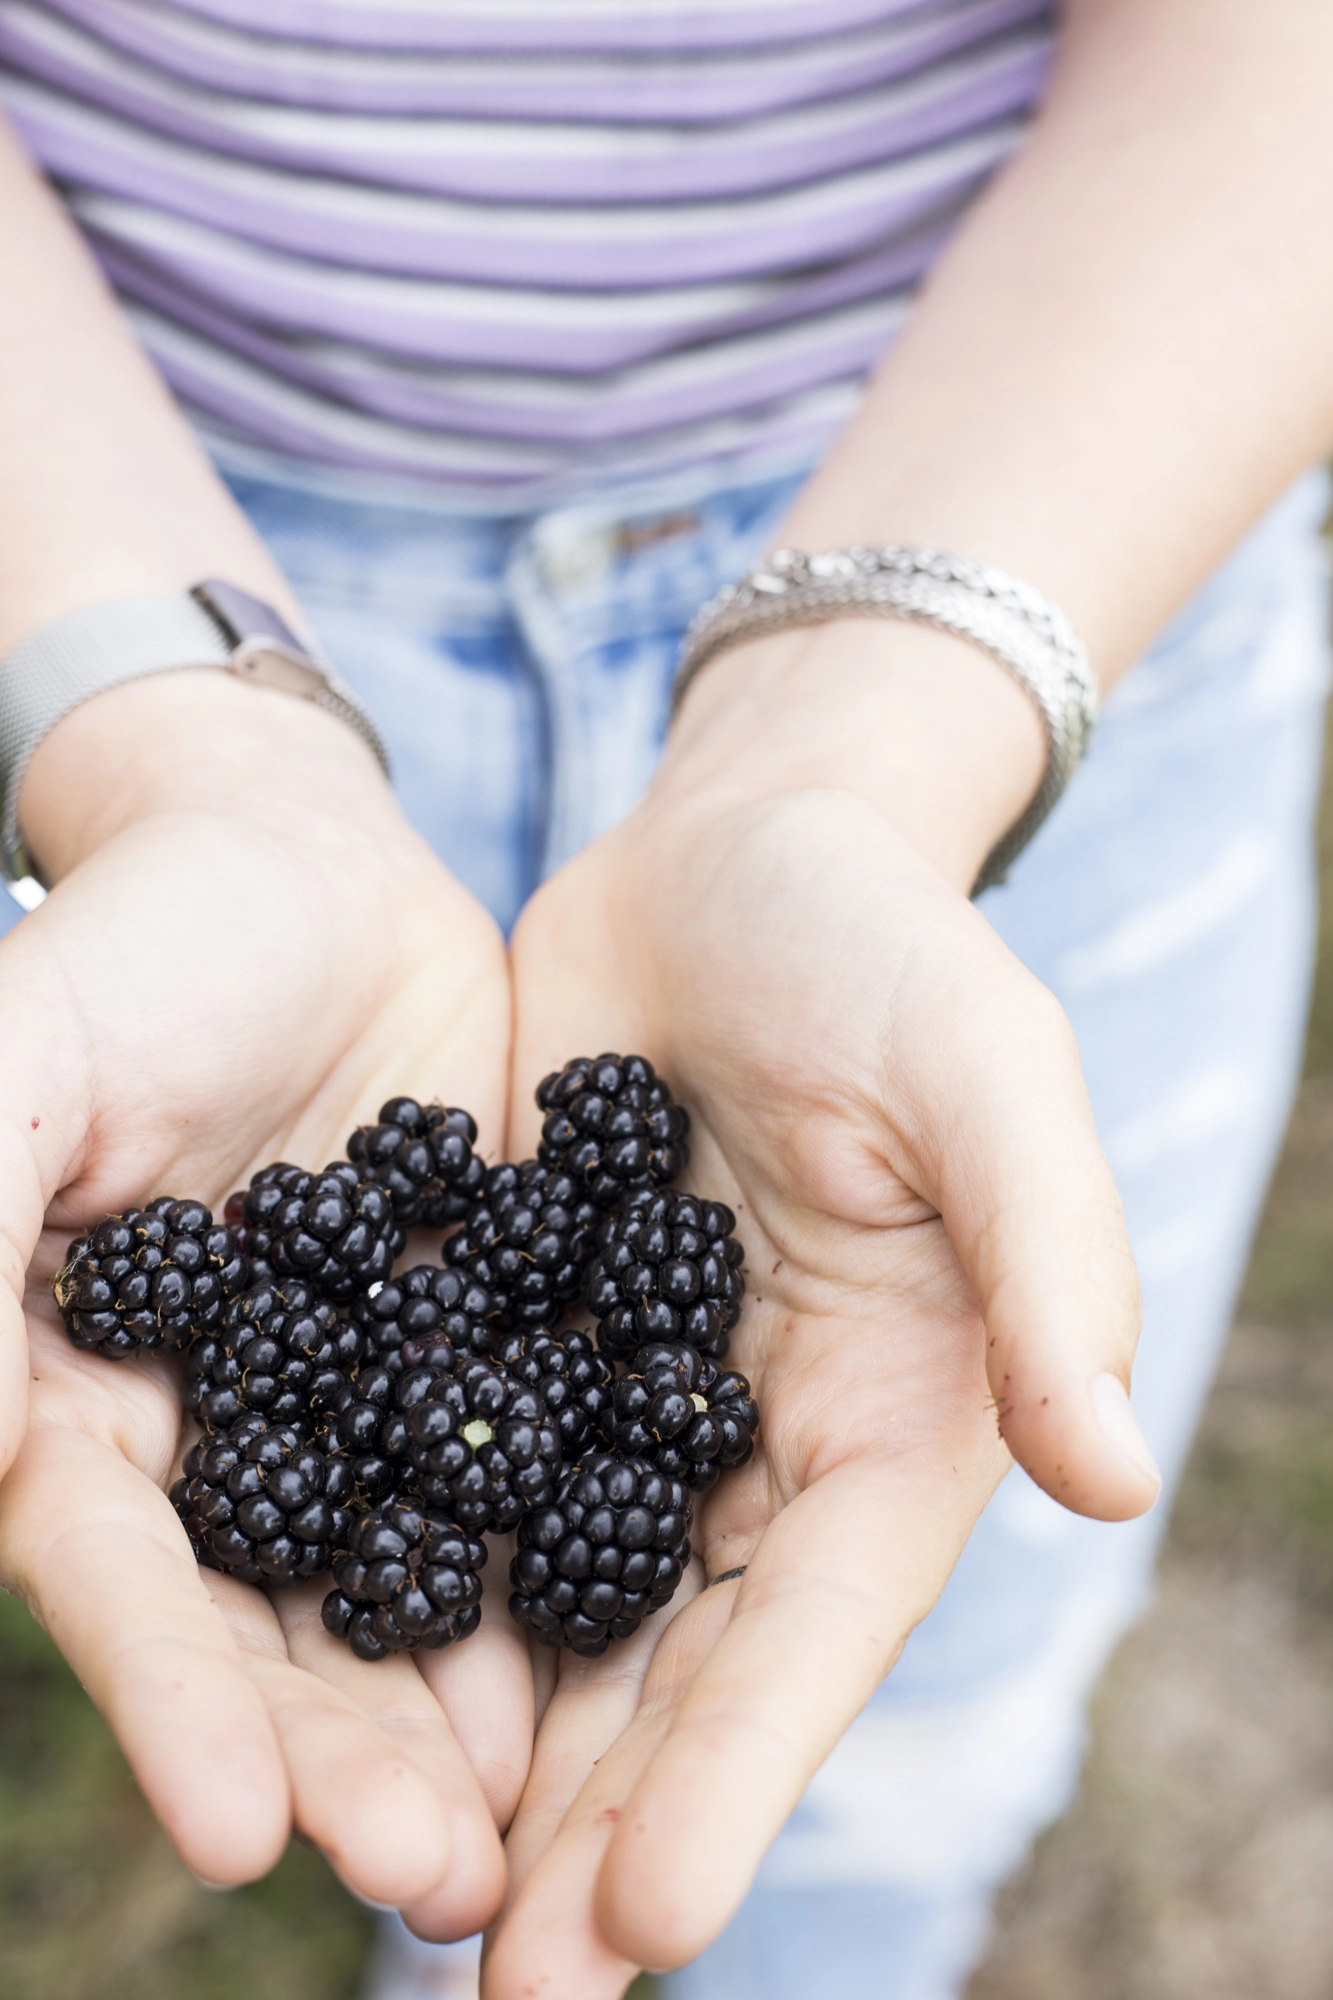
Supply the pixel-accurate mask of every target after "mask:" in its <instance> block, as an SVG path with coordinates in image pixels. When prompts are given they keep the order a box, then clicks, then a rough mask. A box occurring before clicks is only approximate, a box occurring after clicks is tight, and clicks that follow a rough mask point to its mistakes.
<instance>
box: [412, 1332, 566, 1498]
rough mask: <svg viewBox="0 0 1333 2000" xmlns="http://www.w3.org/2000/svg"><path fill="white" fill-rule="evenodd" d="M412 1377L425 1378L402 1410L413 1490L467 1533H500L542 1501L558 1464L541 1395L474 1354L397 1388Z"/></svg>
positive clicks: (434, 1368)
mask: <svg viewBox="0 0 1333 2000" xmlns="http://www.w3.org/2000/svg"><path fill="white" fill-rule="evenodd" d="M439 1351H440V1352H441V1353H443V1351H444V1350H439ZM418 1373H428V1374H429V1376H430V1380H429V1382H428V1383H427V1385H426V1387H425V1390H424V1393H422V1394H421V1395H420V1396H419V1397H414V1400H413V1403H412V1406H411V1408H410V1409H408V1410H407V1413H406V1424H407V1439H408V1456H409V1459H410V1461H411V1465H412V1471H413V1481H412V1485H413V1491H414V1492H415V1493H417V1494H418V1495H419V1496H420V1498H421V1500H422V1502H423V1503H424V1504H425V1505H426V1506H427V1507H430V1508H438V1509H439V1510H440V1511H441V1512H446V1513H449V1514H451V1515H452V1516H453V1518H454V1519H455V1520H457V1521H459V1522H461V1523H462V1525H463V1526H464V1527H465V1528H467V1529H469V1530H470V1531H471V1532H472V1533H473V1534H486V1533H490V1532H495V1533H498V1534H506V1533H507V1532H508V1531H509V1529H511V1528H514V1527H516V1526H517V1525H518V1522H519V1519H520V1517H521V1516H522V1515H523V1514H524V1513H525V1512H526V1511H527V1510H528V1509H529V1508H532V1507H541V1506H544V1505H545V1503H546V1502H547V1501H548V1500H549V1499H550V1496H551V1490H552V1483H553V1480H554V1478H555V1475H556V1473H557V1472H558V1470H559V1467H560V1434H559V1432H558V1431H557V1429H556V1426H555V1424H554V1422H553V1421H552V1419H551V1418H550V1417H549V1416H548V1415H547V1413H546V1405H545V1401H544V1398H543V1395H542V1392H541V1390H540V1389H536V1388H533V1387H531V1386H530V1385H529V1384H528V1383H526V1382H520V1381H518V1380H516V1378H515V1377H514V1376H512V1375H510V1374H509V1373H507V1371H506V1370H505V1369H503V1368H501V1367H499V1366H497V1364H496V1363H494V1362H493V1361H486V1360H483V1359H482V1358H481V1357H480V1356H477V1355H468V1354H461V1355H457V1356H455V1357H454V1358H453V1360H452V1364H451V1366H450V1367H449V1368H448V1369H446V1368H444V1367H441V1366H440V1365H439V1364H438V1363H436V1364H431V1365H429V1367H428V1368H427V1369H423V1370H417V1369H412V1370H410V1371H408V1372H407V1373H406V1374H404V1375H403V1376H402V1377H401V1384H409V1383H413V1381H414V1378H415V1377H416V1376H417V1375H418ZM399 1394H400V1395H401V1394H402V1388H401V1386H400V1390H399Z"/></svg>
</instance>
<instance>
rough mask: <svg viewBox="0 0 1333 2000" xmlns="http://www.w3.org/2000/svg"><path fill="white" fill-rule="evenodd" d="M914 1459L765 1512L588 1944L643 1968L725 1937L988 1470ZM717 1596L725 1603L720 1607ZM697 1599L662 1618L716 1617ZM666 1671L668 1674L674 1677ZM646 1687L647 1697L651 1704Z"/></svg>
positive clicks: (997, 1467)
mask: <svg viewBox="0 0 1333 2000" xmlns="http://www.w3.org/2000/svg"><path fill="white" fill-rule="evenodd" d="M1003 1464H1004V1461H1003V1460H1002V1459H1001V1457H1000V1456H999V1454H998V1451H997V1450H996V1449H995V1448H994V1447H993V1446H991V1447H989V1448H988V1447H987V1445H986V1442H985V1440H984V1438H983V1439H981V1440H979V1442H978V1444H977V1445H976V1447H975V1448H974V1449H973V1450H972V1453H971V1456H970V1457H969V1456H968V1455H966V1453H965V1451H963V1450H956V1449H952V1450H948V1451H946V1453H945V1454H944V1455H943V1456H940V1455H937V1454H934V1453H932V1452H930V1451H928V1450H920V1451H915V1452H911V1453H907V1454H904V1455H903V1456H901V1457H896V1458H885V1459H881V1460H879V1461H866V1460H857V1461H853V1462H851V1463H849V1464H847V1465H844V1466H842V1467H840V1468H839V1469H838V1470H837V1471H836V1472H834V1473H831V1474H829V1475H828V1476H827V1477H826V1478H824V1479H822V1480H820V1481H819V1482H818V1483H817V1484H816V1485H815V1486H812V1487H810V1488H809V1489H808V1490H807V1491H806V1492H805V1493H803V1494H802V1495H801V1496H800V1497H799V1498H798V1499H797V1500H795V1501H794V1502H793V1503H792V1505H791V1506H790V1507H787V1508H785V1509H784V1510H783V1512H782V1513H781V1514H780V1515H778V1517H777V1518H776V1520H775V1521H774V1522H773V1524H772V1526H771V1527H770V1528H769V1529H768V1530H767V1532H766V1533H765V1535H764V1537H763V1540H762V1541H761V1542H760V1544H759V1546H758V1548H757V1549H756V1551H755V1553H754V1555H753V1557H752V1559H751V1561H750V1564H749V1567H748V1569H747V1571H746V1574H745V1576H744V1578H743V1579H741V1580H740V1582H739V1583H738V1584H737V1586H736V1587H735V1595H734V1600H733V1607H732V1610H731V1617H730V1620H729V1622H728V1623H727V1625H726V1628H725V1630H724V1631H723V1632H721V1634H720V1635H719V1636H718V1637H717V1640H716V1643H715V1644H714V1645H712V1646H711V1648H708V1647H707V1646H706V1644H705V1641H706V1638H707V1636H708V1635H707V1634H706V1633H704V1634H701V1637H700V1641H699V1642H698V1643H696V1644H695V1646H694V1656H695V1658H697V1659H698V1660H700V1662H701V1664H700V1665H699V1668H698V1672H697V1674H696V1676H695V1677H694V1679H693V1681H692V1683H691V1684H690V1685H689V1686H688V1687H687V1688H686V1690H685V1691H684V1693H683V1697H682V1698H681V1700H680V1702H679V1706H678V1708H677V1709H676V1712H675V1714H674V1716H673V1718H672V1721H671V1725H670V1728H669V1730H668V1731H667V1733H666V1735H665V1737H664V1740H663V1742H662V1745H661V1748H660V1749H659V1750H658V1751H657V1753H656V1755H655V1756H654V1757H653V1759H652V1761H651V1763H650V1764H649V1765H648V1767H647V1768H646V1769H645V1771H644V1773H643V1775H642V1777H641V1778H639V1780H638V1781H637V1783H636V1784H635V1785H634V1788H633V1791H632V1793H631V1794H630V1795H629V1796H628V1797H627V1799H626V1800H625V1802H624V1805H623V1809H622V1811H621V1815H620V1819H619V1823H618V1825H617V1828H616V1831H615V1835H614V1838H613V1839H612V1841H611V1844H610V1847H609V1850H608V1853H607V1857H606V1861H605V1864H604V1866H603V1869H602V1872H601V1877H600V1880H599V1883H598V1885H597V1891H596V1900H595V1910H594V1920H595V1926H596V1929H597V1931H598V1933H599V1935H601V1936H602V1937H603V1938H605V1939H606V1940H607V1942H608V1943H609V1944H610V1945H611V1946H612V1948H613V1949H615V1950H618V1951H619V1952H621V1953H622V1954H623V1955H624V1956H625V1957H627V1958H632V1959H635V1960H637V1961H638V1962H639V1963H640V1964H646V1965H680V1964H682V1963H684V1962H685V1961H686V1960H688V1959H690V1958H693V1957H694V1956H695V1955H696V1954H697V1953H698V1952H699V1951H701V1950H702V1949H703V1947H704V1946H705V1945H706V1944H707V1943H708V1942H709V1941H710V1940H711V1939H712V1938H714V1937H715V1936H716V1935H717V1934H718V1932H719V1931H720V1930H721V1929H722V1928H723V1927H724V1925H725V1924H726V1923H727V1921H728V1920H729V1918H730V1917H731V1915H732V1914H733V1912H734V1911H735V1909H736V1908H737V1906H738V1905H739V1903H740V1901H741V1899H742V1897H743V1896H744V1894H745V1892H746V1890H747V1889H748V1887H749V1885H750V1882H751V1880H752V1878H753V1875H754V1871H755V1869H756V1868H757V1866H758V1864H759V1861H760V1859H761V1857H762V1856H763V1854H764V1851H765V1849H766V1848H767V1847H768V1845H769V1843H770V1842H771V1841H772V1840H773V1839H774V1838H775V1836H776V1835H777V1833H778V1832H779V1830H780V1829H781V1827H782V1826H783V1824H784V1822H785V1821H786V1819H787V1818H788V1816H789V1815H790V1813H791V1812H792V1810H793V1808H794V1807H795V1805H796V1803H797V1801H798V1800H799V1798H800V1796H801V1794H802V1792H803V1791H804V1789H805V1787H806V1785H807V1784H808V1783H809V1780H810V1778H811V1777H812V1776H813V1774H814V1772H815V1771H816V1770H817V1769H818V1767H819V1765H820V1764H821V1763H822V1762H823V1760H824V1758H825V1757H826V1756H827V1755H828V1753H829V1751H830V1750H831V1749H832V1748H833V1745H834V1744H835V1743H836V1742H837V1740H838V1738H839V1736H840V1735H841V1734H842V1732H843V1730H844V1729H846V1727H847V1725H848V1724H849V1723H850V1722H851V1721H852V1719H853V1717H854V1716H855V1715H856V1714H857V1713H858V1712H859V1711H860V1709H861V1708H862V1707H863V1706H864V1704H865V1703H866V1701H867V1700H868V1699H869V1698H870V1696H871V1694H872V1693H873V1692H874V1690H875V1688H876V1687H877V1686H878V1685H879V1683H880V1681H881V1680H882V1679H883V1677H884V1675H885V1674H886V1673H887V1672H888V1671H889V1669H890V1667H891V1666H892V1665H893V1663H894V1661H895V1660H896V1659H897V1657H898V1654H899V1652H900V1651H901V1650H902V1646H903V1644H904V1642H905V1640H906V1638H907V1635H908V1633H909V1632H910V1631H911V1630H912V1628H913V1627H914V1626H915V1625H916V1624H918V1623H919V1622H920V1620H921V1619H922V1618H923V1617H924V1616H925V1614H926V1612H927V1611H928V1610H929V1609H930V1606H931V1605H932V1604H933V1603H934V1601H935V1599H936V1598H937V1597H938V1595H939V1592H940V1590H941V1589H942V1588H943V1585H944V1583H945V1580H946V1579H947V1577H948V1575H949V1572H950V1571H951V1569H952V1568H953V1565H954V1563H955V1562H956V1561H957V1559H958V1555H959V1553H960V1551H961V1549H962V1547H963V1544H964V1542H965V1541H966V1539H967V1536H968V1533H969V1531H970V1529H971V1527H972V1524H973V1522H974V1521H975V1519H976V1517H977V1514H978V1513H979V1512H980V1510H981V1508H982V1506H983V1505H984V1504H985V1501H986V1499H987V1498H988V1497H989V1494H990V1492H991V1491H992V1490H993V1488H994V1486H995V1484H996V1482H997V1480H998V1478H999V1476H1000V1474H1001V1471H1002V1469H1003ZM730 1588H731V1587H730V1586H727V1594H730ZM722 1595H723V1592H722V1591H717V1592H714V1591H708V1592H706V1593H705V1594H704V1596H703V1598H701V1599H700V1600H699V1601H698V1603H697V1604H696V1605H694V1606H692V1607H691V1608H690V1610H689V1611H687V1612H686V1613H685V1614H683V1616H682V1617H681V1618H680V1619H679V1620H678V1621H677V1624H676V1627H675V1628H674V1629H673V1633H672V1638H673V1640H674V1641H675V1642H676V1645H677V1646H678V1647H680V1648H681V1649H682V1651H683V1649H684V1648H685V1647H686V1646H687V1643H689V1642H690V1641H691V1640H692V1637H693V1635H692V1632H691V1625H692V1622H693V1621H694V1620H695V1619H698V1620H699V1622H700V1624H701V1625H702V1624H703V1623H704V1621H705V1620H707V1621H709V1622H710V1627H711V1621H713V1620H715V1619H716V1618H717V1616H718V1610H717V1608H716V1607H715V1605H714V1603H713V1602H712V1600H713V1599H714V1598H715V1597H717V1596H722ZM674 1664H675V1667H676V1671H677V1673H680V1671H681V1661H680V1660H677V1661H676V1662H675V1663H674ZM654 1678H655V1676H654V1675H650V1677H649V1686H648V1689H647V1690H646V1693H647V1696H648V1697H650V1698H652V1697H655V1696H656V1693H657V1690H656V1688H655V1687H654Z"/></svg>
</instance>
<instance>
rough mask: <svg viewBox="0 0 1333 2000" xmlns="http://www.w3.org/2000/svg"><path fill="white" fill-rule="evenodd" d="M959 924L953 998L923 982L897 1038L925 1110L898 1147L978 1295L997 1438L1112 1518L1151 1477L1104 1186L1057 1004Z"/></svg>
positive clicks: (1129, 1317)
mask: <svg viewBox="0 0 1333 2000" xmlns="http://www.w3.org/2000/svg"><path fill="white" fill-rule="evenodd" d="M964 921H965V922H966V923H968V924H971V925H975V926H976V932H974V935H973V937H972V938H971V939H970V940H968V944H969V946H970V947H971V948H970V949H965V950H964V951H963V952H962V953H960V954H959V957H960V958H963V959H965V960H966V961H968V963H967V968H966V974H965V976H962V977H959V978H958V979H956V980H951V981H950V982H949V984H950V988H951V990H952V991H953V992H954V993H955V994H956V995H957V1001H956V1004H955V1005H947V1004H946V1007H945V1009H944V1010H943V1018H942V1017H941V1011H940V1009H939V1007H938V999H939V988H938V985H936V987H935V989H934V994H935V999H936V1003H937V1004H936V1008H935V1010H934V1012H933V1014H931V1015H929V1016H927V1017H926V1019H927V1020H928V1022H929V1028H930V1032H929V1034H928V1035H927V1036H926V1037H925V1042H926V1044H927V1045H926V1046H923V1047H922V1048H921V1049H919V1050H916V1051H913V1054H914V1056H915V1058H916V1060H915V1061H914V1062H913V1064H912V1069H913V1071H914V1073H915V1074H916V1075H917V1077H918V1080H919V1082H921V1083H922V1084H923V1085H924V1092H923V1097H924V1104H925V1106H926V1107H928V1108H929V1116H928V1117H927V1118H925V1119H924V1120H923V1122H922V1130H921V1135H920V1137H919V1139H918V1144H917V1146H916V1148H915V1150H916V1151H917V1153H918V1155H919V1156H923V1157H921V1166H922V1171H923V1178H924V1180H925V1182H926V1184H927V1191H928V1192H929V1193H930V1196H931V1199H932V1200H933V1201H934V1203H935V1206H936V1207H937V1208H938V1209H939V1211H940V1214H941V1216H942V1217H943V1220H944V1225H945V1228H946V1229H947V1230H948V1232H949V1237H950V1240H951V1241H952V1243H953V1245H954V1249H955V1251H956V1252H957V1255H958V1257H959V1260H960V1262H961V1263H962V1266H963V1268H964V1270H965V1271H966V1273H967V1276H968V1278H969V1280H970V1281H971V1283H972V1286H973V1288H974V1289H975V1291H976V1293H977V1296H978V1298H979V1299H980V1301H981V1308H982V1313H983V1316H984V1319H985V1323H986V1366H987V1374H988V1376H989V1380H990V1386H991V1391H992V1393H993V1395H994V1397H995V1403H996V1409H997V1412H998V1416H999V1423H1000V1429H1001V1431H1002V1432H1003V1434H1004V1438H1005V1442H1006V1443H1007V1445H1008V1446H1009V1449H1010V1451H1011V1452H1012V1453H1013V1455H1014V1457H1015V1458H1016V1459H1017V1461H1018V1463H1019V1464H1020V1465H1021V1466H1022V1467H1023V1469H1024V1471H1026V1472H1027V1473H1029V1474H1030V1475H1031V1477H1032V1478H1033V1479H1034V1480H1036V1482H1037V1484H1038V1485H1039V1486H1042V1487H1044V1488H1045V1490H1046V1492H1047V1493H1049V1494H1050V1495H1051V1497H1052V1498H1053V1499H1055V1500H1059V1501H1060V1502H1061V1503H1062V1504H1063V1505H1064V1506H1066V1507H1069V1508H1071V1509H1072V1510H1073V1511H1074V1512H1075V1513H1078V1514H1090V1515H1093V1516H1094V1517H1095V1518H1097V1519H1099V1520H1104V1521H1122V1520H1129V1519H1131V1518H1132V1517H1133V1516H1135V1515H1137V1514H1142V1513H1145V1512H1146V1511H1147V1509H1148V1508H1149V1507H1151V1506H1152V1504H1153V1501H1154V1500H1155V1499H1156V1498H1157V1494H1158V1492H1159V1490H1160V1487H1161V1476H1160V1474H1159V1473H1158V1471H1157V1467H1156V1465H1155V1464H1154V1462H1153V1458H1152V1454H1151V1452H1150V1451H1149V1449H1148V1446H1147V1442H1146V1440H1145V1439H1144V1437H1143V1433H1142V1432H1141V1430H1140V1429H1139V1426H1138V1423H1137V1421H1136V1419H1135V1417H1134V1415H1133V1413H1132V1411H1131V1409H1130V1403H1129V1379H1130V1366H1131V1363H1132V1361H1133V1356H1134V1349H1135V1346H1136V1344H1137V1341H1138V1334H1139V1324H1140V1299H1139V1284H1138V1274H1137V1272H1136V1270H1135V1268H1134V1259H1133V1254H1132V1252H1131V1250H1130V1246H1129V1238H1128V1235H1127V1233H1126V1230H1125V1219H1124V1213H1123V1211H1122V1208H1121V1205H1120V1197H1119V1194H1118V1192H1117V1190H1116V1186H1115V1182H1114V1181H1113V1180H1112V1178H1111V1170H1110V1168H1109V1167H1108V1166H1107V1163H1106V1160H1105V1158H1104V1157H1103V1154H1102V1150H1101V1147H1100V1145H1099V1143H1098V1139H1097V1132H1096V1128H1095V1126H1094V1123H1093V1117H1092V1106H1091V1105H1090V1103H1089V1101H1088V1094H1087V1089H1086V1086H1085V1084H1084V1081H1083V1074H1082V1069H1081V1067H1080V1064H1079V1057H1078V1048H1077V1045H1076V1043H1075V1040H1074V1035H1073V1030H1072V1029H1071V1028H1070V1025H1069V1023H1068V1021H1067V1020H1066V1018H1065V1015H1064V1013H1063V1011H1062V1009H1061V1008H1060V1006H1059V1005H1058V1003H1057V1002H1056V1000H1055V999H1054V998H1053V996H1052V995H1051V994H1050V993H1049V992H1048V991H1047V990H1046V988H1045V987H1043V986H1041V985H1040V984H1039V983H1038V982H1037V981H1036V980H1035V979H1033V978H1032V977H1031V975H1030V974H1029V973H1027V972H1026V971H1025V970H1024V968H1023V967H1022V966H1021V965H1020V964H1019V963H1018V961H1017V960H1016V959H1014V958H1013V957H1012V956H1011V954H1010V953H1009V952H1008V951H1007V950H1006V948H1005V946H1004V945H1003V944H1001V942H1000V940H999V939H998V938H997V937H996V936H995V934H994V932H992V931H991V930H990V928H989V926H988V925H986V924H985V922H984V919H982V918H981V917H979V916H978V915H977V914H976V912H975V911H970V910H969V911H968V912H966V913H965V916H964ZM957 942H959V940H955V943H957ZM978 950H979V951H980V952H981V953H983V954H984V955H986V956H988V958H989V963H988V964H984V965H982V966H980V967H979V966H978V965H977V962H976V956H975V954H976V952H977V951H978ZM960 970H961V968H960ZM978 995H982V996H984V998H983V999H982V1000H981V1001H978V997H977V996H978ZM950 1016H952V1020H950V1018H949V1017H950ZM949 1028H951V1029H952V1032H949V1031H948V1029H949ZM942 1029H944V1030H945V1031H944V1032H941V1030H942ZM927 1135H933V1139H932V1138H930V1137H928V1136H927Z"/></svg>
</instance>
